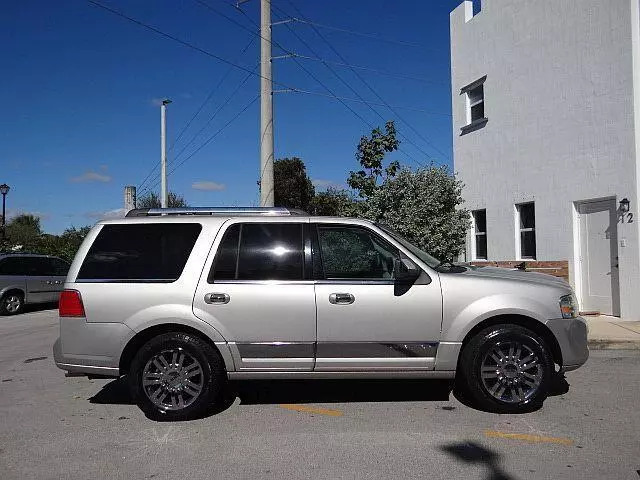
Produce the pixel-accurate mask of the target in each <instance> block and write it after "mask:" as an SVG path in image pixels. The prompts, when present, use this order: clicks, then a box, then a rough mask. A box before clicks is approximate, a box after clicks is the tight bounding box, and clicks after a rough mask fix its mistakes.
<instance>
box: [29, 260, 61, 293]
mask: <svg viewBox="0 0 640 480" xmlns="http://www.w3.org/2000/svg"><path fill="white" fill-rule="evenodd" d="M22 260H23V262H24V266H25V269H26V272H27V302H28V303H44V302H50V301H51V298H52V294H53V291H54V288H55V286H54V285H53V277H52V276H51V273H52V271H51V263H50V262H49V259H48V258H47V257H24V258H23V259H22Z"/></svg>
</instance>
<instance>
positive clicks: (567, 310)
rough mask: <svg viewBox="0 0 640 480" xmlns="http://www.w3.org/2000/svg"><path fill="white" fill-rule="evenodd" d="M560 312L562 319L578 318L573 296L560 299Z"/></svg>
mask: <svg viewBox="0 0 640 480" xmlns="http://www.w3.org/2000/svg"><path fill="white" fill-rule="evenodd" d="M560 312H562V318H576V317H577V316H578V304H577V302H576V299H575V298H574V296H573V294H569V295H565V296H563V297H560Z"/></svg>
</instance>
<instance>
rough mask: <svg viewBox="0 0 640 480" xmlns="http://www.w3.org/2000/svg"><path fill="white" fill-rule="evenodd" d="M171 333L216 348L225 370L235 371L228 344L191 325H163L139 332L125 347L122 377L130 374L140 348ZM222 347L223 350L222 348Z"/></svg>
mask: <svg viewBox="0 0 640 480" xmlns="http://www.w3.org/2000/svg"><path fill="white" fill-rule="evenodd" d="M169 332H179V333H188V334H191V335H194V336H196V337H198V338H200V339H201V340H203V341H205V342H207V343H208V344H209V345H211V347H212V348H214V349H215V350H216V351H217V352H218V353H220V356H221V357H222V360H223V362H224V365H225V369H226V370H227V372H230V371H233V370H234V366H233V359H232V357H231V353H230V352H229V349H228V347H227V346H226V344H224V346H223V345H221V342H214V341H213V340H212V339H211V337H209V336H208V335H206V334H205V333H204V332H202V331H200V330H198V329H197V328H194V327H191V326H189V325H184V324H181V323H162V324H159V325H153V326H151V327H148V328H145V329H144V330H141V331H139V332H137V333H136V334H135V335H134V336H133V337H132V338H131V339H130V340H129V341H128V342H127V344H126V345H125V347H124V349H123V350H122V353H121V354H120V361H119V365H118V367H119V371H120V375H124V374H127V373H129V368H130V367H131V362H132V361H133V357H134V356H135V355H136V352H138V350H140V348H141V347H142V346H143V345H144V344H145V343H147V342H148V341H149V340H151V339H152V338H153V337H156V336H158V335H162V334H163V333H169ZM220 347H222V348H220Z"/></svg>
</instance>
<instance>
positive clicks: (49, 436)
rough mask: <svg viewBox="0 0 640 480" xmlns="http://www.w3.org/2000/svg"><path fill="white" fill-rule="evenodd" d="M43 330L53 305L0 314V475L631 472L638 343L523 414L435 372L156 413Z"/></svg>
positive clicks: (283, 387) (594, 359)
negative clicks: (473, 400) (77, 371)
mask: <svg viewBox="0 0 640 480" xmlns="http://www.w3.org/2000/svg"><path fill="white" fill-rule="evenodd" d="M57 334H58V325H57V318H56V311H55V310H43V311H34V312H30V313H25V314H22V315H20V316H17V317H0V478H2V479H3V480H9V479H54V478H55V479H59V478H65V479H87V478H101V479H102V478H109V479H111V478H113V479H134V478H136V479H138V478H145V479H149V478H154V479H164V478H167V479H168V478H189V479H200V478H202V479H204V478H206V479H216V478H251V479H263V478H264V479H281V478H289V479H298V478H302V479H307V478H318V479H361V478H363V479H365V478H366V479H376V478H380V479H383V478H384V479H388V478H397V479H413V478H447V479H452V478H464V479H489V478H491V479H525V478H526V479H528V478H540V479H542V478H555V479H558V478H594V479H596V478H607V479H638V478H640V473H638V470H640V433H639V431H640V415H639V414H638V402H639V401H640V351H623V350H617V351H596V352H592V354H591V358H590V360H589V362H588V363H587V365H586V366H585V367H583V368H581V369H579V370H577V371H575V372H570V373H569V374H567V381H568V383H569V384H570V388H569V390H568V392H566V391H564V390H563V389H562V388H561V386H559V387H558V391H557V392H555V393H556V394H555V395H554V396H552V397H550V398H549V399H548V400H547V401H546V402H545V405H544V407H543V408H542V409H540V410H538V411H536V412H533V413H529V414H525V415H495V414H490V413H485V412H480V411H477V410H473V409H471V408H469V407H467V406H465V405H463V404H461V403H460V402H459V401H458V400H457V399H456V398H455V397H454V396H453V395H452V394H450V392H449V389H448V385H447V384H446V383H444V382H426V381H425V382H422V381H420V382H416V381H394V382H381V381H375V382H371V381H367V382H357V381H345V382H336V381H330V382H329V381H315V382H281V381H280V382H251V383H245V384H241V385H237V386H236V387H237V388H236V390H237V392H236V393H237V395H236V396H235V398H234V399H232V403H230V404H229V405H228V406H227V408H226V409H225V410H223V411H222V412H220V413H218V414H216V415H213V416H210V417H208V418H204V419H200V420H195V421H191V422H180V423H158V422H154V421H151V420H149V419H147V418H146V417H145V416H144V415H143V414H142V413H141V412H140V411H139V410H138V408H137V407H136V406H135V405H132V404H131V402H130V400H129V398H128V395H127V392H126V389H125V388H124V385H123V382H122V381H118V380H89V379H87V378H65V377H64V373H63V372H62V371H60V370H58V369H57V368H56V367H55V365H54V363H53V359H52V353H51V346H52V344H53V342H54V340H55V338H56V337H57ZM563 392H564V393H563Z"/></svg>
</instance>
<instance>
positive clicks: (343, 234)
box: [318, 225, 399, 280]
mask: <svg viewBox="0 0 640 480" xmlns="http://www.w3.org/2000/svg"><path fill="white" fill-rule="evenodd" d="M318 242H319V244H320V254H321V258H322V266H323V269H324V278H325V279H327V280H346V279H358V280H362V279H373V280H387V279H388V280H391V279H393V269H394V265H395V261H396V260H397V259H399V251H398V249H397V248H395V247H394V246H392V245H390V244H389V243H387V242H386V241H385V240H384V239H382V238H381V237H379V236H378V235H376V234H374V233H373V232H371V231H369V230H367V229H365V228H361V227H349V226H323V225H319V226H318Z"/></svg>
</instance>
